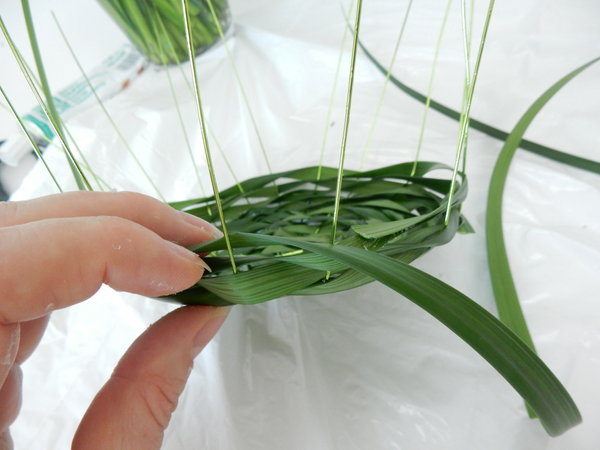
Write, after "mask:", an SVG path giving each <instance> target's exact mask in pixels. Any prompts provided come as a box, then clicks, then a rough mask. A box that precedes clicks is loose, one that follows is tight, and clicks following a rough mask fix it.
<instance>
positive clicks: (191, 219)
mask: <svg viewBox="0 0 600 450" xmlns="http://www.w3.org/2000/svg"><path fill="white" fill-rule="evenodd" d="M181 214H182V215H183V220H185V221H186V222H187V223H189V224H190V225H193V226H195V227H196V228H200V229H201V230H203V231H205V232H206V233H207V234H208V235H210V236H211V237H212V238H213V239H219V238H222V237H223V233H222V232H221V230H219V229H218V228H217V227H215V226H214V225H213V224H212V223H209V222H207V221H206V220H204V219H201V218H200V217H196V216H194V215H193V214H189V213H186V212H183V211H181Z"/></svg>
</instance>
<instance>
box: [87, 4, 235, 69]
mask: <svg viewBox="0 0 600 450" xmlns="http://www.w3.org/2000/svg"><path fill="white" fill-rule="evenodd" d="M98 2H99V3H100V4H101V5H102V6H103V7H104V9H105V10H106V11H107V12H108V13H109V14H110V15H111V17H112V18H113V19H114V20H115V21H116V22H117V24H118V25H119V26H120V27H121V29H123V31H124V32H125V33H126V34H127V36H128V37H129V39H130V40H131V41H132V42H133V44H134V45H135V46H136V47H137V48H138V49H139V50H140V51H141V52H143V53H144V54H145V55H146V56H147V57H148V58H149V59H150V60H151V61H152V62H155V63H157V64H163V63H165V57H166V58H167V61H166V63H168V64H177V63H179V62H182V61H186V60H187V59H188V58H189V53H188V47H187V41H186V37H185V36H186V34H185V23H184V19H183V9H182V5H181V2H180V1H178V0H98ZM211 4H212V8H213V9H214V12H215V15H213V14H212V12H211ZM189 13H190V26H191V27H192V29H193V35H194V52H195V54H196V55H198V54H200V53H202V52H204V51H205V50H207V49H208V48H210V47H211V46H212V45H213V44H214V43H215V42H217V41H218V40H219V37H220V30H223V31H226V30H227V29H228V28H229V26H230V25H231V14H230V11H229V5H228V3H227V0H212V1H211V2H209V1H207V0H190V1H189ZM215 16H216V17H217V19H218V23H217V22H216V21H215V20H214V17H215Z"/></svg>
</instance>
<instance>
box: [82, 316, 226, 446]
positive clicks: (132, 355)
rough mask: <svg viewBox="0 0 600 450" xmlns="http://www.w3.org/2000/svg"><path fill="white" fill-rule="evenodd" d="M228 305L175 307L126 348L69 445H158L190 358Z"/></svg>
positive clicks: (212, 332)
mask: <svg viewBox="0 0 600 450" xmlns="http://www.w3.org/2000/svg"><path fill="white" fill-rule="evenodd" d="M228 310H229V308H215V307H209V306H188V307H183V308H179V309H177V310H175V311H173V312H171V313H170V314H167V315H166V316H165V317H163V318H162V319H160V320H159V321H157V322H156V323H155V324H154V325H152V326H150V328H148V329H147V330H146V331H145V332H144V333H143V334H142V335H141V336H140V337H139V338H138V339H137V340H136V341H135V342H134V343H133V344H132V345H131V347H130V348H129V350H127V352H126V353H125V355H124V356H123V358H122V359H121V361H119V364H118V365H117V367H116V368H115V371H114V372H113V374H112V376H111V378H110V379H109V380H108V382H107V383H106V384H105V385H104V387H103V388H102V389H101V390H100V392H99V393H98V394H97V395H96V398H95V399H94V400H93V402H92V404H91V405H90V407H89V409H88V410H87V412H86V413H85V415H84V417H83V420H82V421H81V424H80V425H79V428H78V430H77V432H76V433H75V438H74V440H73V446H72V448H73V449H84V448H85V449H86V450H87V449H107V448H110V449H114V450H117V449H133V448H144V449H159V448H160V446H161V444H162V440H163V433H164V430H165V429H166V428H167V425H168V424H169V420H170V418H171V414H172V413H173V411H174V410H175V408H176V406H177V401H178V399H179V396H180V395H181V393H182V392H183V388H184V387H185V383H186V381H187V379H188V376H189V373H190V370H191V368H192V366H193V360H194V358H195V357H196V356H197V355H198V353H200V351H201V350H202V349H203V348H204V347H205V346H206V344H207V343H208V342H209V341H210V340H211V339H212V338H213V336H214V335H215V334H216V332H217V331H218V329H219V328H220V326H221V324H222V323H223V321H224V320H225V317H226V316H227V313H228Z"/></svg>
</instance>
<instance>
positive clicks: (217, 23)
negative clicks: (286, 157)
mask: <svg viewBox="0 0 600 450" xmlns="http://www.w3.org/2000/svg"><path fill="white" fill-rule="evenodd" d="M207 3H208V7H209V8H210V13H211V15H212V18H213V20H214V22H215V25H216V27H217V31H218V32H219V36H220V37H221V42H222V43H223V46H224V47H225V52H227V58H228V59H229V63H230V64H231V68H232V69H233V73H234V75H235V80H236V81H237V84H238V87H239V88H240V92H241V93H242V98H243V99H244V104H245V105H246V110H247V111H248V114H249V115H250V121H251V122H252V127H253V128H254V134H256V138H257V139H258V144H259V145H260V150H261V152H262V154H263V158H264V160H265V163H266V164H267V170H268V171H269V174H271V173H273V170H272V169H271V164H270V163H269V157H268V156H267V151H266V150H265V145H264V144H263V140H262V138H261V136H260V132H259V131H258V125H257V124H256V119H255V118H254V114H253V113H252V108H251V107H250V102H249V101H248V96H247V95H246V90H245V89H244V85H243V83H242V79H241V78H240V74H239V73H238V70H237V67H236V65H235V62H234V60H233V56H232V55H231V51H230V50H229V45H228V44H227V39H225V34H224V33H223V27H222V26H221V23H220V22H219V18H218V17H217V13H216V12H215V8H214V6H213V2H212V0H207Z"/></svg>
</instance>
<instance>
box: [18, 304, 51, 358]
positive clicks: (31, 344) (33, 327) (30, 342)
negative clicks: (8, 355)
mask: <svg viewBox="0 0 600 450" xmlns="http://www.w3.org/2000/svg"><path fill="white" fill-rule="evenodd" d="M49 320H50V314H47V315H45V316H43V317H40V318H39V319H35V320H29V321H27V322H21V323H20V324H19V325H20V328H21V338H20V340H19V351H18V352H17V357H16V358H15V363H16V364H22V363H23V362H24V361H25V360H26V359H27V358H29V357H30V356H31V354H32V353H33V351H34V350H35V348H36V347H37V345H38V344H39V343H40V340H41V339H42V336H43V335H44V331H46V326H47V325H48V321H49Z"/></svg>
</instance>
